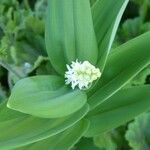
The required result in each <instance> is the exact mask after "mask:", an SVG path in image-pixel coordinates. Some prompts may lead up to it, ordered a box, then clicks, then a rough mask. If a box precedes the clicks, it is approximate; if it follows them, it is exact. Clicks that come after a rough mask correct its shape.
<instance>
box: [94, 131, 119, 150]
mask: <svg viewBox="0 0 150 150" xmlns="http://www.w3.org/2000/svg"><path fill="white" fill-rule="evenodd" d="M94 143H95V145H96V146H97V147H99V148H100V150H117V148H118V146H117V143H115V140H114V139H113V137H112V136H111V133H103V134H100V135H99V136H96V137H94Z"/></svg>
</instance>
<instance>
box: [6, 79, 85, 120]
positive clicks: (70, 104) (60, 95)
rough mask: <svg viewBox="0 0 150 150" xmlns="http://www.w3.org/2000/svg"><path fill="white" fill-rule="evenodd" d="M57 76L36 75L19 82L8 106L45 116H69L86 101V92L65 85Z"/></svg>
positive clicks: (34, 114)
mask: <svg viewBox="0 0 150 150" xmlns="http://www.w3.org/2000/svg"><path fill="white" fill-rule="evenodd" d="M63 84H64V79H61V78H60V77H57V76H35V77H30V78H25V79H22V80H20V81H19V82H17V84H16V85H15V87H14V88H13V90H12V93H11V96H10V98H9V101H8V107H9V108H11V109H14V110H17V111H20V112H23V113H27V114H31V115H33V116H38V117H43V118H57V117H63V116H67V115H69V114H72V113H74V112H76V111H77V110H79V109H80V108H81V107H83V106H84V105H85V103H86V94H85V93H84V92H82V91H80V90H71V89H68V88H67V87H65V86H63Z"/></svg>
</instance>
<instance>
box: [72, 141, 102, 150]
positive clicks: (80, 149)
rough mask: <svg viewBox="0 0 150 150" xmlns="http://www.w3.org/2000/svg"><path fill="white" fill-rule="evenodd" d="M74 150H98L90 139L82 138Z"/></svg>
mask: <svg viewBox="0 0 150 150" xmlns="http://www.w3.org/2000/svg"><path fill="white" fill-rule="evenodd" d="M74 150H99V148H98V147H96V146H95V145H94V142H93V139H92V138H82V139H81V140H80V142H79V143H77V144H76V145H75V147H74Z"/></svg>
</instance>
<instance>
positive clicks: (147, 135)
mask: <svg viewBox="0 0 150 150" xmlns="http://www.w3.org/2000/svg"><path fill="white" fill-rule="evenodd" d="M149 128H150V113H149V112H147V113H143V114H141V115H140V116H138V117H136V118H135V120H134V121H133V122H131V123H130V124H129V125H128V130H127V132H126V136H125V137H126V140H127V141H128V142H129V145H130V146H131V148H132V149H134V150H149V149H150V131H149Z"/></svg>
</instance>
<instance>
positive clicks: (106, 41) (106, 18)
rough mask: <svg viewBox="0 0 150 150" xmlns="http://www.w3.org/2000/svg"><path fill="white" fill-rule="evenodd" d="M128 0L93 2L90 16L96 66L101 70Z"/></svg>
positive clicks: (100, 0)
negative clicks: (95, 46) (95, 52)
mask: <svg viewBox="0 0 150 150" xmlns="http://www.w3.org/2000/svg"><path fill="white" fill-rule="evenodd" d="M128 1H129V0H98V1H96V2H95V3H94V4H93V7H92V16H93V24H94V29H95V33H96V36H97V41H98V47H99V57H98V66H99V68H100V69H101V71H103V69H104V66H105V63H106V60H107V56H108V54H109V51H110V49H111V46H112V43H113V40H114V38H115V35H116V31H117V29H118V25H119V23H120V20H121V17H122V14H123V12H124V10H125V8H126V6H127V4H128Z"/></svg>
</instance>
